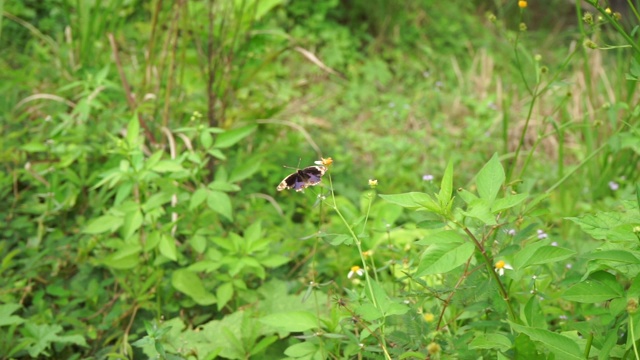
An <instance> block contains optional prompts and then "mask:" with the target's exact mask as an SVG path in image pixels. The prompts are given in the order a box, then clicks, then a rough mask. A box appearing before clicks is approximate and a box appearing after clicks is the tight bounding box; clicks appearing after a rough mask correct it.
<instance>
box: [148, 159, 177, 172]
mask: <svg viewBox="0 0 640 360" xmlns="http://www.w3.org/2000/svg"><path fill="white" fill-rule="evenodd" d="M151 170H153V171H155V172H159V173H167V172H179V171H184V170H185V168H183V167H182V165H181V164H180V163H179V162H178V161H177V160H162V161H159V162H158V163H157V164H156V165H154V166H153V167H152V168H151Z"/></svg>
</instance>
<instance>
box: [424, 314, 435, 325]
mask: <svg viewBox="0 0 640 360" xmlns="http://www.w3.org/2000/svg"><path fill="white" fill-rule="evenodd" d="M422 317H423V318H424V321H426V322H428V323H430V322H433V320H434V319H435V318H436V317H435V316H434V315H433V314H432V313H425V314H424V315H422Z"/></svg>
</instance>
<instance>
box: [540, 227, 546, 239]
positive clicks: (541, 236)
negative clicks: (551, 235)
mask: <svg viewBox="0 0 640 360" xmlns="http://www.w3.org/2000/svg"><path fill="white" fill-rule="evenodd" d="M546 238H547V233H546V232H544V231H542V230H541V229H538V239H541V240H542V239H546Z"/></svg>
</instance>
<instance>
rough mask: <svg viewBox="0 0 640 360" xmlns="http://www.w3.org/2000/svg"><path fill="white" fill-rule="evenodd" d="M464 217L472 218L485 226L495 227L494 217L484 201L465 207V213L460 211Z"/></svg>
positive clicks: (479, 200)
mask: <svg viewBox="0 0 640 360" xmlns="http://www.w3.org/2000/svg"><path fill="white" fill-rule="evenodd" d="M462 214H464V215H465V216H469V217H472V218H474V219H478V220H480V221H482V223H484V224H485V225H496V224H497V222H496V216H495V215H494V214H493V213H491V208H490V206H489V203H487V201H486V200H484V199H478V200H476V201H473V202H472V203H471V204H469V206H468V207H467V210H466V211H462Z"/></svg>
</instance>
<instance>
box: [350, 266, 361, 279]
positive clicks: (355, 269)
mask: <svg viewBox="0 0 640 360" xmlns="http://www.w3.org/2000/svg"><path fill="white" fill-rule="evenodd" d="M353 275H358V276H362V275H364V270H362V268H360V266H358V265H354V266H352V267H351V271H349V274H348V275H347V278H348V279H351V278H352V277H353Z"/></svg>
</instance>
